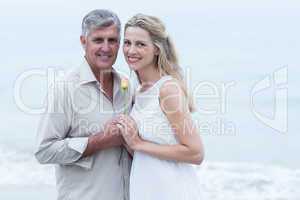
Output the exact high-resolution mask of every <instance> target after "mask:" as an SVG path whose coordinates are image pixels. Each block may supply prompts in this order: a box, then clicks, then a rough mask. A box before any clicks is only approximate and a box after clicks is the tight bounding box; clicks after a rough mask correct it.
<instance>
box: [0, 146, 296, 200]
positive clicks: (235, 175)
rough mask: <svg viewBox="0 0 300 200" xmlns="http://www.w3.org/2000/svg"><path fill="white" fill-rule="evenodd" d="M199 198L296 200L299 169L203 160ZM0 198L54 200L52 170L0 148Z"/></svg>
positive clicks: (27, 154) (28, 155)
mask: <svg viewBox="0 0 300 200" xmlns="http://www.w3.org/2000/svg"><path fill="white" fill-rule="evenodd" d="M196 168H197V170H198V178H199V180H200V183H201V186H200V188H201V190H202V198H203V199H214V200H228V199H229V200H254V199H255V200H270V199H272V200H298V199H299V198H300V190H299V188H300V170H299V169H291V168H288V167H282V166H276V165H263V164H259V163H253V162H251V163H246V162H212V161H205V162H204V163H203V164H202V165H201V166H197V167H196ZM0 177H1V179H0V199H3V200H12V199H24V197H26V198H25V199H27V197H28V198H31V199H46V200H47V199H49V200H50V199H55V196H56V190H55V178H54V169H53V166H51V165H40V164H38V163H37V162H36V160H35V159H34V157H33V155H32V152H17V151H15V152H14V151H11V150H4V149H0Z"/></svg>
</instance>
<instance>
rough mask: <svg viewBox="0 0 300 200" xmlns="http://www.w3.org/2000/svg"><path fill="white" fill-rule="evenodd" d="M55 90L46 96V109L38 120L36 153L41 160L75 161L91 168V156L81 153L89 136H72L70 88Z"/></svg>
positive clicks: (65, 163)
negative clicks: (70, 133)
mask: <svg viewBox="0 0 300 200" xmlns="http://www.w3.org/2000/svg"><path fill="white" fill-rule="evenodd" d="M54 91H55V92H54V93H53V94H51V95H52V96H51V97H49V95H50V94H48V96H47V100H46V102H47V111H46V112H45V113H44V114H43V115H42V116H41V119H40V122H39V126H38V130H37V132H38V133H37V146H36V151H35V157H36V159H37V160H38V161H39V162H40V163H41V164H50V163H52V164H62V165H73V164H74V165H78V166H80V167H83V168H86V169H90V168H91V165H92V157H82V154H83V152H84V151H85V149H86V147H87V144H88V137H70V136H69V132H70V131H71V129H72V110H71V102H70V100H68V93H67V90H66V89H65V88H61V87H58V86H55V88H54Z"/></svg>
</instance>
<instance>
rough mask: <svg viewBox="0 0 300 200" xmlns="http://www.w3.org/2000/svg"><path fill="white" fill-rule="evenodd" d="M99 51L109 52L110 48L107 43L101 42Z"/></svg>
mask: <svg viewBox="0 0 300 200" xmlns="http://www.w3.org/2000/svg"><path fill="white" fill-rule="evenodd" d="M101 50H102V51H109V50H110V46H109V43H108V41H104V42H103V44H102V47H101Z"/></svg>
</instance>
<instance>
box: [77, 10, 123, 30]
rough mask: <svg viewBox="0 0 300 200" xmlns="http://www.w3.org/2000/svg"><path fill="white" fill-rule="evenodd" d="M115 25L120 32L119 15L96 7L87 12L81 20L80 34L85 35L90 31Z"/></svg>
mask: <svg viewBox="0 0 300 200" xmlns="http://www.w3.org/2000/svg"><path fill="white" fill-rule="evenodd" d="M111 25H116V26H117V29H118V32H119V34H120V32H121V22H120V19H119V17H118V16H117V15H116V14H115V13H113V12H112V11H110V10H104V9H97V10H93V11H91V12H89V13H88V14H87V15H86V16H85V17H84V18H83V20H82V26H81V28H82V33H81V35H82V36H87V35H88V34H89V33H90V31H92V30H95V29H98V28H103V27H109V26H111Z"/></svg>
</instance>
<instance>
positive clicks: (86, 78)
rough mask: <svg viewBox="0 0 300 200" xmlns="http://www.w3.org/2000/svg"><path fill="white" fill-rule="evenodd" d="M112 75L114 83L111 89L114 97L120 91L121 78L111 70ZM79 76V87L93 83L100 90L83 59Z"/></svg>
mask: <svg viewBox="0 0 300 200" xmlns="http://www.w3.org/2000/svg"><path fill="white" fill-rule="evenodd" d="M112 73H113V81H114V87H113V93H114V95H115V94H116V93H117V92H118V91H119V90H120V87H121V76H120V74H119V73H118V72H117V71H116V70H115V69H114V68H112ZM79 74H80V75H79V76H80V83H79V84H80V85H84V84H87V83H95V84H97V85H98V86H99V89H100V90H102V89H101V85H100V83H99V82H98V81H97V79H96V77H95V75H94V73H93V71H92V69H91V67H90V65H89V64H88V62H87V61H86V59H85V58H84V60H83V62H82V64H81V65H80V70H79Z"/></svg>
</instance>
